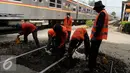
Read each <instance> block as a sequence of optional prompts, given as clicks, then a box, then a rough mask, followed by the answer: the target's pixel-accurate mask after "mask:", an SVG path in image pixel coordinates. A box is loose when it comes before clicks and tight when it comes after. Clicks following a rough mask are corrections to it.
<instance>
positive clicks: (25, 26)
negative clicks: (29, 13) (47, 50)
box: [16, 20, 40, 47]
mask: <svg viewBox="0 0 130 73" xmlns="http://www.w3.org/2000/svg"><path fill="white" fill-rule="evenodd" d="M16 27H17V28H18V29H20V30H22V31H21V32H20V33H19V35H17V38H19V37H20V36H21V35H24V42H25V43H27V42H28V35H29V34H30V33H32V36H33V39H34V40H35V43H36V45H37V47H40V44H39V40H38V38H37V27H36V26H35V25H34V24H32V23H29V22H28V21H27V20H26V21H24V20H21V25H20V24H18V25H17V26H16Z"/></svg>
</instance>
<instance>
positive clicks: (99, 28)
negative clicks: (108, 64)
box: [88, 1, 109, 72]
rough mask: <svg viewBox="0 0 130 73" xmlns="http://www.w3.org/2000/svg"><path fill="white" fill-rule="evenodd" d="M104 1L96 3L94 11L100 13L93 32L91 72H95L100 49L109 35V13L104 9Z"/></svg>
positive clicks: (90, 56)
mask: <svg viewBox="0 0 130 73" xmlns="http://www.w3.org/2000/svg"><path fill="white" fill-rule="evenodd" d="M104 7H105V6H104V5H103V4H102V1H98V2H95V6H94V8H93V9H94V10H95V11H96V12H97V13H98V15H97V17H96V19H95V22H94V25H93V28H92V32H91V35H90V38H91V48H90V53H89V65H88V66H89V71H90V72H93V70H94V68H95V67H96V58H97V55H98V51H99V47H100V44H101V42H102V40H103V39H106V40H107V35H108V20H109V19H108V13H107V12H106V10H105V9H104Z"/></svg>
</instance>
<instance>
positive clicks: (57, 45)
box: [52, 24, 68, 61]
mask: <svg viewBox="0 0 130 73" xmlns="http://www.w3.org/2000/svg"><path fill="white" fill-rule="evenodd" d="M53 30H54V32H55V36H54V40H53V41H54V44H53V46H54V47H53V49H52V54H54V55H55V56H56V58H55V61H56V60H59V59H60V58H61V57H63V56H64V54H65V42H66V40H67V37H68V33H67V30H66V27H64V26H62V25H59V24H56V25H55V26H54V27H53Z"/></svg>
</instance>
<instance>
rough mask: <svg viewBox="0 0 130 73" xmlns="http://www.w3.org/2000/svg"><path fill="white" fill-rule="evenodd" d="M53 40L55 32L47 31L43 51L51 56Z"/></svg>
mask: <svg viewBox="0 0 130 73" xmlns="http://www.w3.org/2000/svg"><path fill="white" fill-rule="evenodd" d="M54 38H55V32H54V30H53V29H49V30H48V44H47V48H46V49H45V51H46V52H47V53H48V54H50V55H51V48H53V46H54Z"/></svg>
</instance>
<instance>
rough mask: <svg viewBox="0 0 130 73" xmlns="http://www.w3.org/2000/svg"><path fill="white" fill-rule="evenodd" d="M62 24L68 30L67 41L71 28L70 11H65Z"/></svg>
mask: <svg viewBox="0 0 130 73" xmlns="http://www.w3.org/2000/svg"><path fill="white" fill-rule="evenodd" d="M64 26H65V27H66V29H67V32H68V39H67V42H69V39H70V35H71V30H72V17H71V16H70V13H67V15H66V17H65V18H64Z"/></svg>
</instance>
